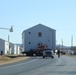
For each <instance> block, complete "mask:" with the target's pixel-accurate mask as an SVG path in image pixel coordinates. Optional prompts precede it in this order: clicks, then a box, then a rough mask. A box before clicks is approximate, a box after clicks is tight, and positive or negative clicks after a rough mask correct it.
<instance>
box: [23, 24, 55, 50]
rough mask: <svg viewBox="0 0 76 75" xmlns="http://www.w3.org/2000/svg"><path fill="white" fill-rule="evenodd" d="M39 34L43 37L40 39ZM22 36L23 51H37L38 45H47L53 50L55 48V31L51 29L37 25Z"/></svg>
mask: <svg viewBox="0 0 76 75" xmlns="http://www.w3.org/2000/svg"><path fill="white" fill-rule="evenodd" d="M29 32H30V34H29ZM38 32H41V33H42V37H38ZM22 36H23V50H26V51H28V50H30V49H37V48H38V43H42V44H46V45H47V46H48V47H49V48H51V49H52V48H55V30H53V29H51V28H49V27H46V26H43V25H37V26H34V27H32V28H29V29H27V30H25V31H24V32H23V34H22ZM29 42H30V44H29Z"/></svg>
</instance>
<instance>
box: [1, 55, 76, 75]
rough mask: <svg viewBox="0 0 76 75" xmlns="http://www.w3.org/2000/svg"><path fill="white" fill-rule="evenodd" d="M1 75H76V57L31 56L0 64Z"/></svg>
mask: <svg viewBox="0 0 76 75" xmlns="http://www.w3.org/2000/svg"><path fill="white" fill-rule="evenodd" d="M0 75H76V58H73V57H68V56H61V58H58V57H57V56H55V58H54V59H51V58H45V59H43V58H42V57H31V58H30V59H27V60H25V61H22V62H18V63H14V64H10V65H5V66H0Z"/></svg>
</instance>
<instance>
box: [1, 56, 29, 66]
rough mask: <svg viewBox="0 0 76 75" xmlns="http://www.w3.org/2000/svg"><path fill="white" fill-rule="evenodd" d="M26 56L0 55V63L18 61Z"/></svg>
mask: <svg viewBox="0 0 76 75" xmlns="http://www.w3.org/2000/svg"><path fill="white" fill-rule="evenodd" d="M28 58H29V57H26V56H17V57H15V58H11V57H8V56H0V65H4V64H10V63H14V62H19V61H22V60H26V59H28Z"/></svg>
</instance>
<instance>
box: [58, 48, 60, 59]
mask: <svg viewBox="0 0 76 75" xmlns="http://www.w3.org/2000/svg"><path fill="white" fill-rule="evenodd" d="M57 54H58V58H60V50H59V49H58V51H57Z"/></svg>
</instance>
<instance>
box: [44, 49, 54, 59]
mask: <svg viewBox="0 0 76 75" xmlns="http://www.w3.org/2000/svg"><path fill="white" fill-rule="evenodd" d="M45 57H51V58H54V51H53V50H52V49H44V50H43V58H45Z"/></svg>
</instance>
